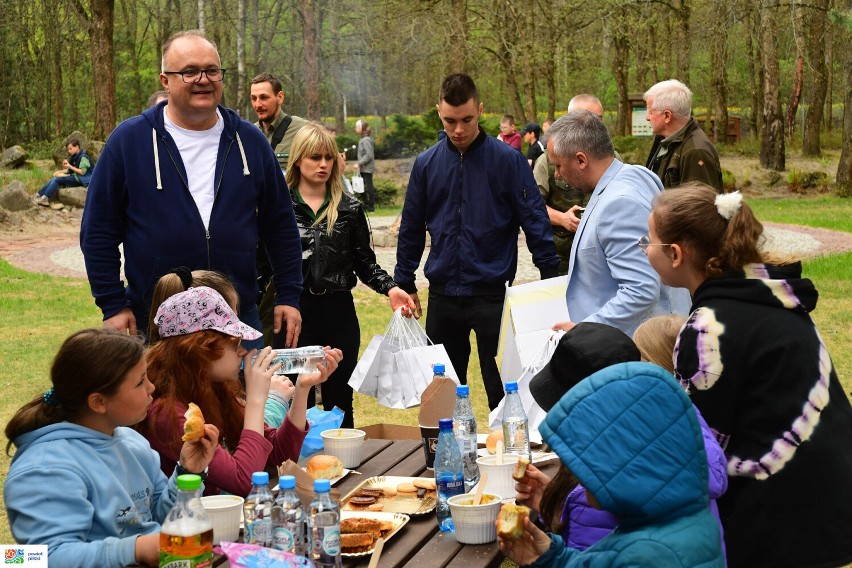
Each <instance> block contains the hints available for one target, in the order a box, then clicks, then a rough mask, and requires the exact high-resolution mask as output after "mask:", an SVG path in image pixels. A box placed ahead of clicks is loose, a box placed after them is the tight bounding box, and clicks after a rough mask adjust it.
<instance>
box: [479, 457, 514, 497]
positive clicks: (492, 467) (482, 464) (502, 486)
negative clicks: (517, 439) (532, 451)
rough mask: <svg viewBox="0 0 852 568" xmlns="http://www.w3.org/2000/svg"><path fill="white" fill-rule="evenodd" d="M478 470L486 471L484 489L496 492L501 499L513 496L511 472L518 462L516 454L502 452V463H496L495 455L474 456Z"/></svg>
mask: <svg viewBox="0 0 852 568" xmlns="http://www.w3.org/2000/svg"><path fill="white" fill-rule="evenodd" d="M476 463H477V464H478V465H479V471H481V472H482V473H486V472H487V473H488V479H487V480H486V483H485V491H487V492H489V493H496V494H497V495H500V497H502V498H503V499H511V498H512V497H514V496H515V480H514V478H513V477H512V473H513V472H514V471H515V466H516V465H517V464H518V456H517V454H503V464H502V465H497V456H496V455H494V456H482V457H481V458H476Z"/></svg>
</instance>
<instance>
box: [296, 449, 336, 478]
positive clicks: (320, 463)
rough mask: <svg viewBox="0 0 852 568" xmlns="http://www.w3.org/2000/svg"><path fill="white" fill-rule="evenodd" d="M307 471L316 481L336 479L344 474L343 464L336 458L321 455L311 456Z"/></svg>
mask: <svg viewBox="0 0 852 568" xmlns="http://www.w3.org/2000/svg"><path fill="white" fill-rule="evenodd" d="M305 471H307V472H308V475H310V476H311V477H313V478H314V479H334V478H335V477H340V476H341V475H342V474H343V463H342V462H341V461H340V460H339V459H337V458H336V457H334V456H327V455H324V454H319V455H316V456H311V458H310V459H309V460H308V463H306V464H305Z"/></svg>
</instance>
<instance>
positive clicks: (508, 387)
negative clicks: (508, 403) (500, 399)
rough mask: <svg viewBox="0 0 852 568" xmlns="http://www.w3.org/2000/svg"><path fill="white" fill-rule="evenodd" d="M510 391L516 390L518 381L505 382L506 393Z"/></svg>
mask: <svg viewBox="0 0 852 568" xmlns="http://www.w3.org/2000/svg"><path fill="white" fill-rule="evenodd" d="M510 392H518V383H516V382H514V381H513V382H511V383H506V393H507V394H508V393H510Z"/></svg>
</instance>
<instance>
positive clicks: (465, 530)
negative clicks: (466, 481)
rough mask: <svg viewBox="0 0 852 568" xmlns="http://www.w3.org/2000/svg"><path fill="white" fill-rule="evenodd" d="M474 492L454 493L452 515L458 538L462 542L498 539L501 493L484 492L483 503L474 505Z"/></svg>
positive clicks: (472, 542) (483, 541) (450, 501)
mask: <svg viewBox="0 0 852 568" xmlns="http://www.w3.org/2000/svg"><path fill="white" fill-rule="evenodd" d="M473 498H474V495H473V493H466V494H464V495H453V496H452V497H450V498H449V499H448V500H447V502H448V503H449V504H450V515H451V516H452V517H453V525H454V526H455V529H456V540H457V541H459V542H460V543H462V544H485V543H488V542H494V541H495V540H497V524H496V523H497V515H499V514H500V507H502V506H503V503H502V501H501V499H500V496H499V495H495V494H493V493H483V494H482V503H480V504H479V505H476V506H474V505H473Z"/></svg>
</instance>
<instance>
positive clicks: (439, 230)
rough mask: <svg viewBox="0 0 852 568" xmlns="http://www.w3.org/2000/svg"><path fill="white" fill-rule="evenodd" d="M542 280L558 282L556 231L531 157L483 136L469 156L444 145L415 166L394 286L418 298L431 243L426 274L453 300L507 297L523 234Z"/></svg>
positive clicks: (434, 286)
mask: <svg viewBox="0 0 852 568" xmlns="http://www.w3.org/2000/svg"><path fill="white" fill-rule="evenodd" d="M519 228H522V229H523V231H524V235H526V240H527V247H528V248H529V250H530V252H532V255H533V262H534V263H535V265H536V267H537V268H538V269H539V271H540V272H541V274H542V278H548V277H551V276H556V269H557V266H558V265H559V257H557V256H556V248H555V247H554V245H553V229H552V227H551V225H550V220H549V218H548V217H547V209H546V208H545V206H544V200H543V199H542V198H541V193H539V191H538V186H537V185H536V183H535V178H533V175H532V170H531V169H530V166H529V164H528V163H527V159H526V158H525V157H524V156H523V154H521V153H520V152H518V151H517V150H515V149H514V148H512V147H511V146H508V145H507V144H505V143H503V142H500V141H499V140H497V139H496V138H491V137H490V136H488V135H486V134H485V132H484V131H482V129H480V131H479V136H478V137H477V138H476V140H474V142H473V143H472V144H471V145H470V148H468V149H467V151H466V152H465V153H464V154H461V153H459V151H458V150H457V149H456V147H455V146H454V145H453V144H452V142H450V139H449V138H447V139H445V140H441V141H440V142H438V143H437V144H435V145H434V146H432V147H431V148H429V149H428V150H426V151H425V152H423V153H422V154H420V155H419V156H417V159H416V160H415V161H414V167H413V168H412V170H411V178H410V179H409V181H408V190H407V191H406V194H405V205H404V207H403V209H402V224H401V225H400V229H399V240H398V243H397V254H396V262H397V264H396V271H395V272H394V281H396V283H397V284H399V286H400V288H402V289H403V290H405V291H406V292H409V293H412V292H416V291H417V289H416V286H415V284H414V279H415V277H414V273H415V271H416V270H417V267H418V265H419V264H420V257H421V256H422V255H423V249H424V248H425V246H426V230H427V229H428V231H429V235H430V236H431V238H432V245H431V249H430V251H429V258H428V259H427V260H426V266H425V267H424V272H425V273H426V278H427V279H428V280H429V286H430V290H431V291H433V292H439V293H443V294H446V295H448V296H476V295H484V294H497V295H503V294H504V293H505V291H506V288H505V286H506V282H512V281H513V280H514V279H515V272H516V270H517V266H518V229H519Z"/></svg>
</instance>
